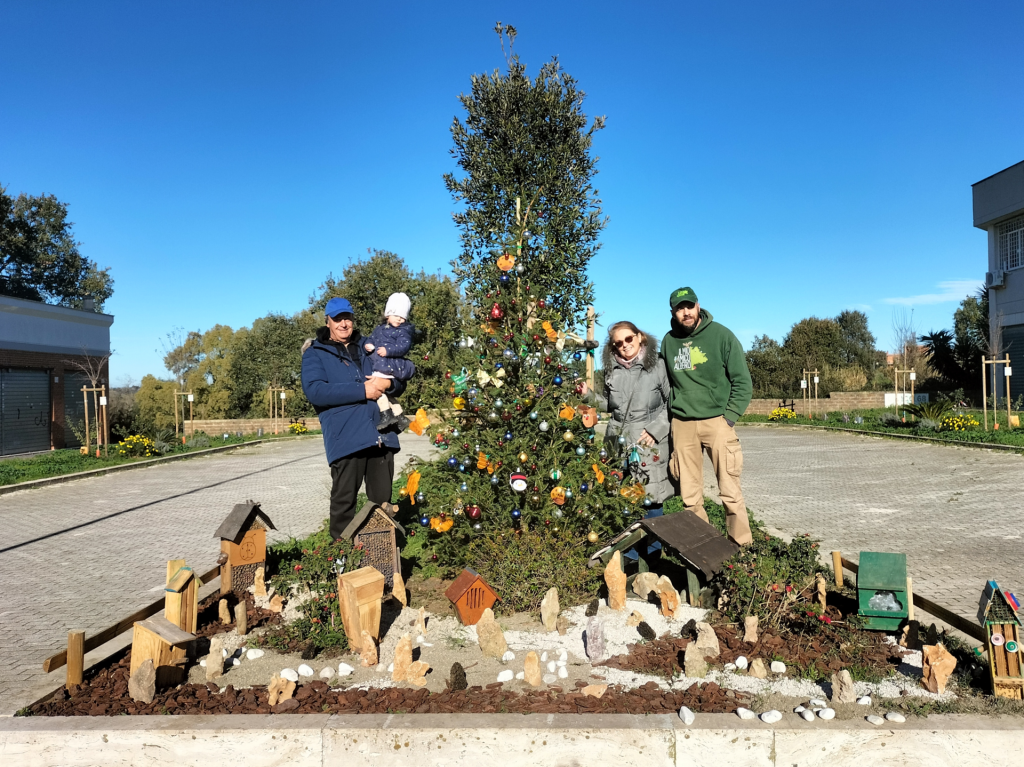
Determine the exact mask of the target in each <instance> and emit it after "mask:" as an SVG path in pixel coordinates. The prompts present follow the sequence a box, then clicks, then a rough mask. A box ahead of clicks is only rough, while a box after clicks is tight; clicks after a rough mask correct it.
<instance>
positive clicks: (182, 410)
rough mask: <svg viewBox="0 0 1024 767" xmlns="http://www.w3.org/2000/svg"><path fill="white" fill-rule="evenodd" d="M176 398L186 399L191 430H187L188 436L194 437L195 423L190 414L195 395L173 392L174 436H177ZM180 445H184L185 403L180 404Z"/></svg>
mask: <svg viewBox="0 0 1024 767" xmlns="http://www.w3.org/2000/svg"><path fill="white" fill-rule="evenodd" d="M178 397H187V398H188V400H187V401H188V420H189V424H190V426H191V428H190V429H189V432H190V433H189V436H193V437H194V436H195V433H196V422H195V418H194V417H193V413H192V403H193V402H194V401H195V395H194V394H193V393H192V392H190V391H178V390H177V389H175V390H174V436H178ZM181 444H183V445H184V444H185V403H184V402H182V403H181Z"/></svg>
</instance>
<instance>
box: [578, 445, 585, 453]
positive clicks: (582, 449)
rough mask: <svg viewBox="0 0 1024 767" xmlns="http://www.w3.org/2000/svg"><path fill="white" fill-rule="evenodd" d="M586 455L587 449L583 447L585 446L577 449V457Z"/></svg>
mask: <svg viewBox="0 0 1024 767" xmlns="http://www.w3.org/2000/svg"><path fill="white" fill-rule="evenodd" d="M586 454H587V449H586V448H585V447H583V445H580V446H579V447H578V448H576V455H586Z"/></svg>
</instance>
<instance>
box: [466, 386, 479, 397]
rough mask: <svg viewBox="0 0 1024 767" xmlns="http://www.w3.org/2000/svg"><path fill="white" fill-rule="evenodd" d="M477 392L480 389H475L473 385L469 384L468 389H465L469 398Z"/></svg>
mask: <svg viewBox="0 0 1024 767" xmlns="http://www.w3.org/2000/svg"><path fill="white" fill-rule="evenodd" d="M479 393H480V390H479V389H477V388H476V387H475V386H470V387H469V388H468V389H466V396H467V397H469V398H470V399H474V398H475V397H476V395H477V394H479Z"/></svg>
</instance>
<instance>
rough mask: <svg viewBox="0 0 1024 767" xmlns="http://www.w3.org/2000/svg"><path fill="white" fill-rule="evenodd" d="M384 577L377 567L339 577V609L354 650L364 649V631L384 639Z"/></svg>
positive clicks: (361, 569)
mask: <svg viewBox="0 0 1024 767" xmlns="http://www.w3.org/2000/svg"><path fill="white" fill-rule="evenodd" d="M383 598H384V576H383V574H381V573H380V571H378V570H377V569H376V568H375V567H360V568H359V569H358V570H353V571H352V572H350V573H342V574H341V575H339V576H338V607H339V611H340V612H341V623H342V625H343V626H344V627H345V636H347V637H348V643H349V645H350V646H351V647H352V649H353V650H356V651H359V650H361V649H363V632H364V631H365V632H367V633H368V634H369V635H370V636H371V637H373V639H374V640H379V639H380V611H381V601H382V600H383Z"/></svg>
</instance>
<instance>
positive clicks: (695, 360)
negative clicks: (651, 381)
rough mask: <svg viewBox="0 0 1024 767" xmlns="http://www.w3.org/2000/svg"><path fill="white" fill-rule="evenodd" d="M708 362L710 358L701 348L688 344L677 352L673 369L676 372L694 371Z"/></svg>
mask: <svg viewBox="0 0 1024 767" xmlns="http://www.w3.org/2000/svg"><path fill="white" fill-rule="evenodd" d="M707 361H708V356H707V355H706V354H705V353H704V352H702V351H701V350H700V347H699V346H693V345H692V344H691V343H686V344H683V345H682V346H680V347H679V351H678V352H676V357H675V360H673V365H672V367H673V369H674V370H693V369H694V368H695V367H697V365H699V364H700V363H702V362H707Z"/></svg>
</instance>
